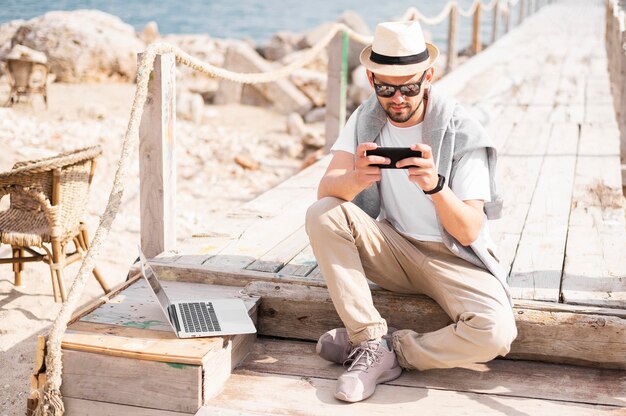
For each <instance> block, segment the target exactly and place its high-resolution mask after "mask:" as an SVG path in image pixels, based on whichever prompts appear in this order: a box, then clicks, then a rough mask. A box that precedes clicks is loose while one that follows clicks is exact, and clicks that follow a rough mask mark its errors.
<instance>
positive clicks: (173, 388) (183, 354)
mask: <svg viewBox="0 0 626 416" xmlns="http://www.w3.org/2000/svg"><path fill="white" fill-rule="evenodd" d="M131 283H132V284H125V285H123V286H122V287H121V288H119V289H118V290H117V291H116V294H115V295H114V296H113V295H108V296H106V297H103V299H104V301H103V299H99V300H97V301H96V302H94V305H90V306H87V307H86V308H84V309H83V313H84V316H76V317H75V318H74V322H73V323H72V324H71V325H70V326H69V328H68V331H67V333H66V334H65V336H64V339H63V343H62V348H63V364H64V372H63V388H62V394H63V395H64V396H65V397H68V398H71V399H75V401H74V402H73V404H72V406H75V407H74V409H75V411H76V412H77V413H75V414H92V413H79V412H81V411H87V412H93V414H96V415H100V414H110V413H112V412H113V413H114V412H115V411H122V412H126V411H127V412H128V413H126V414H134V413H132V412H134V411H135V410H136V409H139V410H137V411H138V412H139V413H138V414H142V413H141V412H143V411H144V409H143V408H147V409H151V410H152V409H154V414H163V415H167V414H168V413H167V412H164V413H160V412H162V411H173V412H182V413H185V414H194V413H195V412H196V411H197V410H198V408H199V407H200V406H201V405H203V404H206V403H208V402H209V401H210V399H211V398H212V397H213V396H214V395H215V394H217V393H219V392H220V391H221V389H222V388H223V386H224V383H225V382H226V380H227V379H228V377H229V376H230V373H231V371H232V369H233V368H235V367H236V366H237V365H238V364H239V363H240V362H241V361H242V360H243V359H244V358H245V356H246V355H247V354H248V353H249V351H250V350H251V348H252V346H253V345H254V343H255V342H256V334H244V335H234V336H224V337H205V338H191V339H178V338H177V337H176V336H175V334H174V332H173V331H172V329H171V328H170V327H169V324H168V323H167V322H166V321H165V319H166V318H165V316H164V314H163V311H162V310H161V308H160V307H159V306H158V305H157V303H156V300H155V299H154V295H153V294H152V293H151V291H150V290H149V288H148V287H147V284H146V283H145V281H144V280H143V279H142V280H137V277H135V278H134V279H133V281H132V282H131ZM163 285H164V287H165V290H166V291H167V292H168V295H169V296H170V297H171V298H172V299H174V300H177V299H182V298H185V299H194V298H195V299H198V298H205V299H206V298H208V297H217V298H222V297H239V298H241V299H243V300H244V302H245V303H246V305H247V307H248V310H249V313H250V314H251V316H252V318H253V321H255V323H256V312H257V305H258V301H259V298H258V297H254V296H249V295H247V294H244V293H242V291H241V288H239V287H225V286H211V285H206V284H193V283H183V282H163ZM38 367H39V368H37V367H36V368H35V375H34V376H33V389H37V388H40V387H41V386H42V385H43V383H44V382H45V380H40V375H43V374H42V373H39V372H40V371H41V364H40V363H39V364H38ZM88 401H98V402H104V403H105V404H104V405H103V406H102V407H101V408H100V407H98V408H96V409H92V408H91V407H90V406H91V405H90V404H88V403H87V402H88ZM118 406H119V407H118ZM137 406H138V407H137ZM121 414H124V413H121ZM176 414H178V413H176Z"/></svg>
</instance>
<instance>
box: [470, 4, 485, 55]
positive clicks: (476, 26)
mask: <svg viewBox="0 0 626 416" xmlns="http://www.w3.org/2000/svg"><path fill="white" fill-rule="evenodd" d="M480 12H481V7H480V2H479V3H477V5H476V9H475V10H474V15H473V20H472V50H473V51H474V53H475V54H477V53H478V52H480V51H481V50H482V49H483V45H482V43H481V41H480Z"/></svg>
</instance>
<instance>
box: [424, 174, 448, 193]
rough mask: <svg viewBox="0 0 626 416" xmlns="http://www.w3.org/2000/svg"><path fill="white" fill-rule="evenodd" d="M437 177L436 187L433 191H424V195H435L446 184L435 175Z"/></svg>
mask: <svg viewBox="0 0 626 416" xmlns="http://www.w3.org/2000/svg"><path fill="white" fill-rule="evenodd" d="M437 176H439V180H438V181H437V186H435V187H434V188H433V189H431V190H430V191H424V193H425V194H426V195H432V194H436V193H437V192H439V191H441V190H442V189H443V185H445V183H446V178H445V177H443V176H441V175H439V174H437Z"/></svg>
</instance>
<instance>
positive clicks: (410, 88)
mask: <svg viewBox="0 0 626 416" xmlns="http://www.w3.org/2000/svg"><path fill="white" fill-rule="evenodd" d="M425 76H426V72H424V74H423V75H422V77H421V78H420V79H419V81H417V82H415V83H413V84H404V85H391V84H385V83H382V84H377V83H376V81H375V80H374V74H373V73H372V83H373V84H374V91H375V92H376V95H378V96H379V97H383V98H391V97H393V96H394V95H396V91H400V94H402V95H404V96H405V97H415V96H416V95H417V94H419V93H420V91H421V90H422V82H424V77H425Z"/></svg>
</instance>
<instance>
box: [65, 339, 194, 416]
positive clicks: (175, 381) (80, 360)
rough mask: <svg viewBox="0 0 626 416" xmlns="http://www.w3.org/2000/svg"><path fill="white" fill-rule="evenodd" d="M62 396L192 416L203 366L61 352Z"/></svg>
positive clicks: (80, 352)
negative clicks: (190, 415) (190, 414)
mask: <svg viewBox="0 0 626 416" xmlns="http://www.w3.org/2000/svg"><path fill="white" fill-rule="evenodd" d="M61 394H62V395H63V396H66V397H75V398H78V399H85V400H98V401H103V402H109V403H117V404H124V405H131V406H140V407H150V408H155V409H163V410H172V411H176V412H183V413H194V412H195V411H197V410H198V408H199V407H200V406H201V405H202V367H201V366H196V365H185V364H180V363H161V362H154V361H145V360H134V359H129V358H121V357H116V358H115V359H111V357H107V356H105V355H101V354H91V353H87V352H82V351H64V352H63V384H62V386H61Z"/></svg>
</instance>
